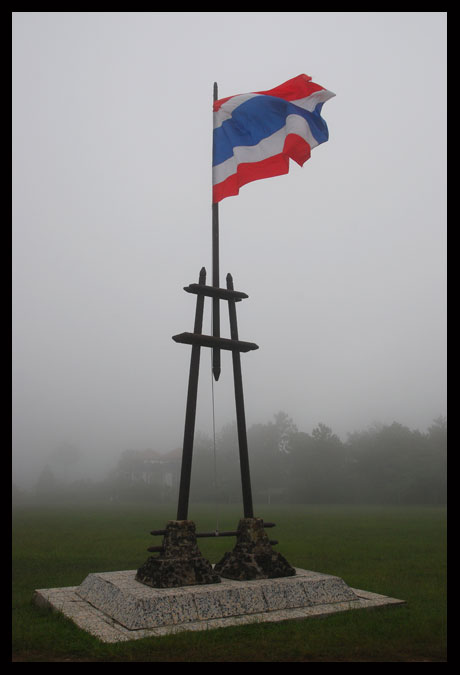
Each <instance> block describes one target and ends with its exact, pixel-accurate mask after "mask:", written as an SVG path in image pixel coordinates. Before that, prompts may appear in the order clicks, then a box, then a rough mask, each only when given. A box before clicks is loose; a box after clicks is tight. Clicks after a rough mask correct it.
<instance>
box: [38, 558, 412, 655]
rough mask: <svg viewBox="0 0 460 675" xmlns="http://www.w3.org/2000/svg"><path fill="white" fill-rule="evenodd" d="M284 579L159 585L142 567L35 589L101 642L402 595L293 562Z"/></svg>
mask: <svg viewBox="0 0 460 675" xmlns="http://www.w3.org/2000/svg"><path fill="white" fill-rule="evenodd" d="M295 572H296V574H295V576H291V577H286V578H283V579H258V580H254V581H233V580H228V579H224V580H222V582H221V583H220V584H210V585H200V586H188V587H184V588H174V589H172V588H167V589H156V588H151V587H149V586H146V585H145V584H142V583H139V582H138V581H136V579H135V576H136V570H129V571H124V572H102V573H95V574H89V575H88V576H87V577H86V579H85V580H84V581H83V583H82V584H81V585H80V586H71V587H68V588H48V589H39V590H36V591H35V594H34V600H35V602H36V603H37V604H39V605H41V606H47V607H52V608H53V609H55V610H58V611H60V612H62V613H63V614H64V615H65V616H67V617H68V618H70V619H72V621H74V622H75V623H76V624H77V625H78V626H79V627H80V628H82V629H83V630H86V631H88V632H89V633H91V634H92V635H95V636H96V637H98V638H99V639H100V640H102V641H103V642H120V641H124V640H135V639H139V638H144V637H150V636H160V635H167V634H170V633H177V632H179V631H183V630H207V629H213V628H224V627H226V626H234V625H242V624H249V623H259V622H265V621H285V620H287V619H305V618H309V617H315V616H325V615H328V614H333V613H335V612H343V611H348V610H352V609H361V608H370V607H381V606H384V605H398V604H403V603H404V601H403V600H397V599H395V598H388V597H386V596H384V595H378V594H376V593H370V592H368V591H362V590H358V589H355V588H350V587H349V586H347V584H346V583H345V582H344V581H343V579H341V578H340V577H336V576H331V575H329V574H320V573H318V572H310V571H307V570H303V569H298V568H297V569H295Z"/></svg>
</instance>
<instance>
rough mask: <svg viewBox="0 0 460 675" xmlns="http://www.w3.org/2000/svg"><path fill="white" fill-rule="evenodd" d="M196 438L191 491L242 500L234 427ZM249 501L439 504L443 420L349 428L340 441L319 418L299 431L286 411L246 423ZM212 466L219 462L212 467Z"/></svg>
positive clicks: (443, 483)
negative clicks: (423, 425)
mask: <svg viewBox="0 0 460 675" xmlns="http://www.w3.org/2000/svg"><path fill="white" fill-rule="evenodd" d="M203 441H204V439H201V443H200V445H199V447H197V450H196V453H195V457H194V468H193V473H192V489H191V494H192V495H194V496H195V497H200V498H201V500H206V499H209V500H216V499H218V500H220V501H228V502H231V501H234V500H235V501H236V500H238V499H241V496H240V495H241V487H240V485H241V480H240V475H239V462H238V447H237V445H238V444H237V438H236V428H235V426H233V425H232V426H229V427H226V428H225V429H223V430H222V432H221V433H220V434H219V436H218V437H217V442H216V445H217V448H218V453H216V461H215V462H214V447H213V446H214V444H213V443H211V442H210V441H209V440H208V442H207V443H206V442H203ZM248 445H249V453H250V470H251V484H252V491H253V496H254V501H255V502H257V501H259V502H260V501H266V502H270V503H271V502H274V503H306V504H342V503H343V504H345V503H350V504H359V503H382V504H444V503H446V498H447V420H446V419H445V418H444V417H439V418H437V419H436V420H434V421H433V423H432V425H431V426H430V427H429V428H428V430H427V431H426V432H425V433H422V432H420V431H418V430H411V429H409V428H408V427H406V426H403V425H402V424H399V423H398V422H393V423H392V424H389V425H374V426H372V427H370V428H368V429H366V430H365V431H356V432H353V433H349V434H348V437H347V440H346V441H342V440H341V439H340V438H339V437H338V436H337V435H336V434H334V433H333V431H332V430H331V429H330V428H329V427H328V426H326V425H325V424H323V423H319V424H318V425H317V426H316V427H315V428H314V429H313V430H312V432H311V433H306V432H304V431H299V430H298V429H297V427H296V425H295V424H294V422H293V421H292V419H291V418H290V417H289V416H288V415H287V414H286V413H283V412H280V413H278V414H276V415H275V416H274V419H273V421H270V422H268V423H267V424H257V425H254V426H252V427H250V428H249V430H248ZM214 465H216V469H214Z"/></svg>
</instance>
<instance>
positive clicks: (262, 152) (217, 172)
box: [212, 115, 318, 185]
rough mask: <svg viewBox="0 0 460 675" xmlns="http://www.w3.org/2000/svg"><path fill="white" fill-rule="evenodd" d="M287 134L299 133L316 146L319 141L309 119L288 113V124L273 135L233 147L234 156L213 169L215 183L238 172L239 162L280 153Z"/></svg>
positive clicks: (310, 144)
mask: <svg viewBox="0 0 460 675" xmlns="http://www.w3.org/2000/svg"><path fill="white" fill-rule="evenodd" d="M287 134H297V136H300V137H301V138H303V139H304V140H305V141H307V143H308V144H309V146H310V148H312V149H313V148H315V147H316V146H317V145H318V141H317V140H316V139H315V137H314V136H313V134H312V133H311V131H310V127H309V126H308V124H307V121H306V120H305V119H304V118H303V117H301V116H300V115H288V116H287V117H286V124H285V126H284V127H282V128H281V129H278V131H275V133H274V134H271V136H267V137H266V138H263V139H262V140H261V141H260V142H259V143H257V144H256V145H240V146H237V147H234V148H233V156H232V157H229V158H228V159H226V160H225V161H224V162H221V163H220V164H218V165H217V166H214V167H213V170H212V182H213V185H217V184H218V183H221V182H222V181H224V180H225V179H226V178H228V177H229V176H231V175H233V174H234V173H236V170H237V168H238V164H241V163H246V162H249V163H251V162H260V161H262V160H264V159H267V158H268V157H273V156H274V155H279V154H280V152H282V151H283V147H284V141H285V139H286V136H287Z"/></svg>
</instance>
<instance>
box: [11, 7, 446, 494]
mask: <svg viewBox="0 0 460 675" xmlns="http://www.w3.org/2000/svg"><path fill="white" fill-rule="evenodd" d="M446 29H447V14H446V13H444V12H383V13H382V12H292V13H291V12H286V13H285V12H244V13H243V12H222V13H217V12H197V13H194V12H178V13H174V12H13V22H12V36H13V89H12V93H13V108H12V110H13V129H12V133H13V146H12V147H13V164H12V175H13V193H12V204H13V224H12V232H13V253H12V255H13V479H14V480H16V482H18V483H19V484H21V482H23V483H24V484H25V483H27V481H29V483H30V482H31V481H32V480H34V479H35V477H36V473H37V471H38V470H40V469H41V468H42V467H43V464H44V461H45V459H46V456H47V454H48V453H50V452H51V451H53V450H54V449H55V448H56V446H58V445H59V444H60V443H62V442H68V443H73V444H74V445H76V446H78V447H79V448H80V449H81V451H82V452H83V453H84V454H85V456H86V457H87V459H88V466H89V467H91V470H92V471H96V469H97V468H98V467H102V466H105V465H104V462H105V463H106V464H114V463H115V462H116V461H117V459H118V456H119V454H120V452H121V451H123V450H124V449H126V448H137V449H144V448H147V447H151V448H153V449H156V450H158V451H160V452H163V451H169V450H171V449H174V448H176V447H179V446H180V445H181V444H182V435H183V425H184V412H185V400H186V390H187V381H188V368H189V359H190V347H188V346H186V345H178V344H176V343H174V342H173V341H172V340H171V336H172V335H174V334H176V333H181V332H184V331H191V330H193V318H194V311H195V296H191V295H189V294H187V293H184V291H183V290H182V288H183V286H186V285H188V284H189V283H192V282H196V281H197V280H198V273H199V270H200V268H201V266H202V265H205V266H206V268H207V270H208V275H209V276H208V279H209V280H210V278H211V142H212V112H211V110H212V87H213V82H214V81H217V82H218V85H219V97H224V96H230V95H233V94H238V93H244V92H249V91H257V90H265V89H270V88H272V87H275V86H277V85H278V84H281V83H282V82H284V81H285V80H288V79H290V78H292V77H294V76H296V75H298V74H300V73H306V74H308V75H310V76H311V77H312V78H313V81H315V82H317V83H318V84H321V85H322V86H324V87H325V88H326V89H329V90H331V91H333V92H334V93H335V94H336V97H335V98H333V99H332V100H331V101H328V102H327V103H326V104H325V105H324V107H323V117H324V118H325V120H326V121H327V124H328V127H329V141H328V142H327V143H325V144H323V145H321V146H319V147H318V148H316V149H314V150H313V152H312V157H311V159H310V160H309V161H308V162H307V163H306V164H305V165H304V167H303V168H300V167H299V166H298V165H296V164H295V163H292V164H291V170H290V173H289V174H288V175H285V176H280V177H276V178H271V179H267V180H262V181H257V182H255V183H251V184H249V185H247V186H245V187H243V188H242V189H241V192H240V195H238V196H236V197H230V198H228V199H225V200H223V201H222V202H221V204H220V239H221V248H220V251H221V278H222V280H221V285H224V283H225V281H224V280H225V275H226V273H227V272H231V273H232V274H233V278H234V283H235V288H236V289H237V290H242V291H245V292H246V293H248V294H249V299H248V300H246V301H244V302H242V303H239V305H238V306H237V311H238V321H239V332H240V338H241V339H243V340H249V341H252V342H256V343H257V344H258V345H259V346H260V349H259V350H258V351H256V352H251V353H249V354H243V355H242V364H243V383H244V387H245V402H246V417H247V423H248V426H250V425H251V424H253V423H257V422H262V423H265V422H267V421H268V420H269V419H271V418H272V415H273V414H274V413H276V412H278V411H279V410H284V411H285V412H287V413H288V414H289V415H290V416H291V417H292V418H293V420H294V422H295V423H296V424H297V426H298V427H299V429H301V430H303V431H307V432H310V431H311V429H312V428H313V427H314V426H315V425H316V424H317V423H318V422H323V423H325V424H327V425H328V426H330V427H331V428H332V429H333V431H334V432H335V433H337V434H339V435H341V436H342V437H343V438H346V433H347V432H349V431H353V430H359V429H364V428H366V427H367V426H368V425H370V424H372V423H374V422H381V423H391V422H393V421H398V422H401V423H402V424H406V425H407V426H409V427H410V428H419V429H421V430H424V429H426V427H427V426H429V425H430V424H431V422H432V420H433V418H435V417H437V416H438V415H440V414H446V147H447V144H446V93H447V87H446ZM221 316H222V328H221V330H222V335H223V336H229V331H228V319H227V310H226V307H225V305H222V309H221ZM205 326H206V328H205V332H210V300H207V304H206V313H205ZM210 383H211V376H210V353H209V350H207V349H206V350H202V371H201V376H200V389H199V403H198V418H197V429H198V430H200V431H202V432H203V433H206V434H210V433H211V432H212V408H211V386H210ZM214 389H215V407H216V425H217V428H218V429H220V428H221V426H222V425H223V424H225V423H228V422H231V421H232V420H233V419H234V417H235V414H234V402H233V375H232V366H231V355H230V353H227V352H223V353H222V375H221V378H220V380H219V382H217V383H216V384H215V387H214ZM249 450H250V449H249Z"/></svg>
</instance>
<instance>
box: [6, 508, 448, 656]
mask: <svg viewBox="0 0 460 675" xmlns="http://www.w3.org/2000/svg"><path fill="white" fill-rule="evenodd" d="M255 512H256V515H257V516H260V517H263V518H264V519H265V520H272V521H274V522H275V523H276V524H277V527H276V528H275V529H274V530H270V536H271V537H274V538H276V539H277V540H278V541H279V544H278V546H277V547H276V550H278V551H279V552H280V553H282V554H283V555H284V556H285V557H286V558H287V559H288V560H289V562H290V563H291V564H292V565H294V566H295V567H302V568H304V569H309V570H314V571H317V572H326V573H329V574H334V575H337V576H340V577H342V578H343V579H344V580H345V581H346V582H347V583H348V584H349V585H350V586H352V587H355V588H361V589H364V590H368V591H373V592H376V593H381V594H384V595H388V596H391V597H393V598H399V599H403V600H406V602H407V604H406V605H400V606H395V607H387V608H385V607H384V608H379V609H373V610H354V611H350V612H344V613H341V614H335V615H331V616H328V617H324V618H315V619H308V620H303V621H285V622H281V623H276V624H271V623H264V624H258V625H249V626H235V627H229V628H224V629H218V630H211V631H200V632H191V633H188V632H184V633H180V634H177V635H170V636H165V637H161V638H159V637H151V638H145V639H142V640H133V641H130V642H122V643H118V644H104V643H101V642H99V641H98V640H97V639H96V638H95V637H93V636H91V635H90V634H88V633H86V632H85V631H82V630H80V629H79V628H77V627H76V626H75V625H74V624H73V623H72V622H71V621H69V620H67V619H65V618H64V617H63V616H62V615H60V614H59V613H56V612H52V611H51V610H48V609H43V608H39V607H37V606H36V605H34V604H33V603H32V594H33V591H34V589H36V588H55V587H61V586H75V585H78V584H80V583H81V582H82V581H83V579H84V578H85V577H86V575H87V574H89V573H91V572H107V571H111V570H126V569H136V568H137V567H139V566H140V565H141V564H142V563H143V562H144V561H145V560H146V558H147V557H148V555H149V554H148V553H147V551H146V549H147V546H150V545H151V544H152V543H160V541H161V540H160V539H157V538H155V542H154V538H153V537H151V536H150V535H149V531H150V530H151V529H154V528H162V527H164V525H165V523H166V521H167V520H169V519H171V518H174V517H175V512H174V508H172V507H171V506H168V507H157V506H144V505H112V504H107V505H104V506H101V505H91V504H87V505H85V506H78V507H71V506H59V507H56V506H54V507H46V506H40V507H39V506H36V507H33V508H32V507H25V506H24V507H17V508H15V509H14V511H13V623H12V637H13V640H12V650H13V656H12V659H13V661H29V662H39V661H44V662H52V661H108V662H110V661H120V662H130V661H134V662H142V661H150V662H151V661H157V662H168V661H177V662H187V661H196V662H205V661H208V662H217V661H220V662H227V661H228V662H236V661H242V662H249V661H252V662H257V661H259V662H262V661H273V662H276V661H278V662H284V661H291V662H295V661H298V662H302V661H307V662H308V661H313V662H315V661H318V662H320V661H338V662H340V661H349V662H350V661H351V662H359V661H368V662H369V661H374V662H411V661H416V662H417V661H441V662H443V661H446V660H447V656H446V509H445V508H441V507H439V508H438V507H389V506H385V507H383V506H382V507H376V506H370V507H364V506H356V507H352V506H344V507H340V506H329V507H328V506H303V505H302V506H263V507H257V505H256V508H255ZM218 516H219V529H221V530H225V529H235V527H236V525H237V523H238V519H239V517H240V516H241V512H240V510H239V509H236V508H235V507H231V506H229V507H222V506H219V514H218ZM189 517H190V518H191V519H192V520H194V521H195V523H196V525H197V529H198V530H206V529H210V530H214V529H215V526H216V515H215V514H214V513H213V512H211V511H210V510H209V509H207V508H205V507H201V506H195V507H191V508H190V513H189ZM233 541H234V540H233V539H227V538H225V539H223V538H222V539H201V540H200V541H199V545H200V549H201V551H202V553H203V555H204V556H205V557H207V558H208V559H209V560H210V561H211V562H217V560H218V559H219V558H220V557H221V555H222V554H223V552H224V551H225V550H228V549H229V548H230V547H231V546H232V545H233Z"/></svg>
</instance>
